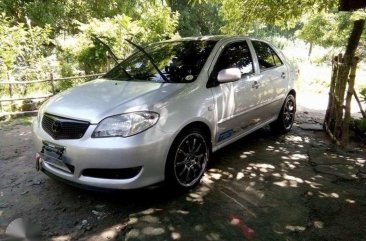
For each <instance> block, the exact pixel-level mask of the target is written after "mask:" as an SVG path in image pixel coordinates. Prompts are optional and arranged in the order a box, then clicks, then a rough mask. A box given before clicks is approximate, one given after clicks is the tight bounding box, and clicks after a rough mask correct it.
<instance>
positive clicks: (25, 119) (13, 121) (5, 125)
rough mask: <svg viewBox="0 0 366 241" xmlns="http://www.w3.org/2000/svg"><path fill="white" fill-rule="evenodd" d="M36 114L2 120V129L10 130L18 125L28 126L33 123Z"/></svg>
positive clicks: (0, 127) (0, 125)
mask: <svg viewBox="0 0 366 241" xmlns="http://www.w3.org/2000/svg"><path fill="white" fill-rule="evenodd" d="M33 118H35V117H34V116H22V117H18V118H8V119H6V120H5V121H1V122H0V129H3V130H8V129H11V128H12V127H14V126H16V125H22V126H28V125H30V124H31V123H32V120H33Z"/></svg>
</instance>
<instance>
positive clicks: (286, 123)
mask: <svg viewBox="0 0 366 241" xmlns="http://www.w3.org/2000/svg"><path fill="white" fill-rule="evenodd" d="M295 113H296V99H295V96H293V95H292V94H289V95H288V96H287V97H286V99H285V102H284V103H283V105H282V108H281V112H280V114H279V115H278V118H277V120H275V121H274V122H272V123H271V124H270V125H269V126H270V128H271V130H272V131H273V132H275V133H278V134H285V133H287V132H289V131H290V130H291V128H292V125H293V124H294V121H295Z"/></svg>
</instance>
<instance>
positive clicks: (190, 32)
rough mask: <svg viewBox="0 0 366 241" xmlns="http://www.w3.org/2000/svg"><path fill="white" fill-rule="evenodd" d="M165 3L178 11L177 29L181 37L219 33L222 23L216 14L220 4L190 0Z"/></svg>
mask: <svg viewBox="0 0 366 241" xmlns="http://www.w3.org/2000/svg"><path fill="white" fill-rule="evenodd" d="M167 4H168V5H169V6H170V7H171V8H172V10H173V11H177V12H179V23H178V27H177V30H178V32H179V34H180V35H181V36H182V37H185V36H199V35H215V34H220V33H221V32H220V27H221V26H222V24H223V21H222V20H221V17H220V16H219V14H218V11H219V8H220V4H219V3H215V2H200V3H199V2H198V3H192V1H191V0H172V1H167Z"/></svg>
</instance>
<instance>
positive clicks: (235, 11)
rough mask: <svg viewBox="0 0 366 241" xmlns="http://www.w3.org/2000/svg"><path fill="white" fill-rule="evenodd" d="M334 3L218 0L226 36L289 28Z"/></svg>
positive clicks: (333, 0) (326, 1) (280, 0)
mask: <svg viewBox="0 0 366 241" xmlns="http://www.w3.org/2000/svg"><path fill="white" fill-rule="evenodd" d="M337 2H338V1H336V0H330V1H329V0H320V1H319V0H308V1H288V0H278V1H271V0H257V1H251V0H221V3H222V7H221V8H220V11H219V14H220V16H221V17H222V18H223V20H224V21H225V25H224V26H223V27H222V29H221V30H222V31H223V33H226V34H246V33H247V32H248V30H249V29H253V28H255V26H258V25H260V24H266V25H268V24H270V25H274V26H279V27H282V28H291V27H294V26H295V25H296V23H297V22H298V20H299V19H300V17H301V16H302V15H304V14H305V13H309V14H310V13H317V12H322V11H324V10H328V9H331V8H333V7H334V6H335V5H336V3H337Z"/></svg>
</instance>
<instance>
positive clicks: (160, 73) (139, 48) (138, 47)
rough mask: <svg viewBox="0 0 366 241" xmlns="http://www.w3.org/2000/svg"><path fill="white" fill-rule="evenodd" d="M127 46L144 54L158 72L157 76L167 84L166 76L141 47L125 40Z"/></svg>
mask: <svg viewBox="0 0 366 241" xmlns="http://www.w3.org/2000/svg"><path fill="white" fill-rule="evenodd" d="M125 40H126V41H127V42H128V43H129V44H131V45H133V46H135V47H136V48H137V49H138V50H140V51H141V52H142V53H143V54H145V56H146V57H147V58H148V59H149V60H150V62H151V64H152V65H153V66H154V68H155V69H156V70H157V71H158V73H159V75H160V76H161V78H163V80H164V81H165V82H169V80H168V79H167V78H166V76H165V75H164V74H163V73H162V72H161V71H160V69H159V67H158V66H157V65H156V64H155V62H154V59H153V58H152V57H151V55H150V54H148V53H147V52H146V51H145V49H144V48H143V47H141V46H140V45H138V44H135V43H134V42H132V41H131V40H129V39H125Z"/></svg>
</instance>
